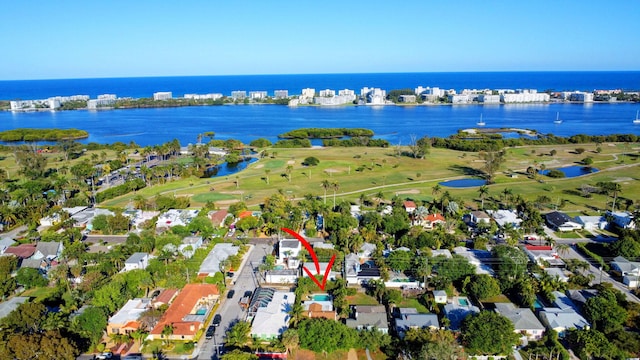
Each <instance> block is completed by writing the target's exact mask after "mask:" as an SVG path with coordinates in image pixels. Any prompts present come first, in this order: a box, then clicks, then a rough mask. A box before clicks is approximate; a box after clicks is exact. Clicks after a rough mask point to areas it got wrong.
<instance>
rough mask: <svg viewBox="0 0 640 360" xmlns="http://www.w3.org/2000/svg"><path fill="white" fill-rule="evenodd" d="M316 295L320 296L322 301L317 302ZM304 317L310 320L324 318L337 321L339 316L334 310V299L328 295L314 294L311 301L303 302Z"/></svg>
mask: <svg viewBox="0 0 640 360" xmlns="http://www.w3.org/2000/svg"><path fill="white" fill-rule="evenodd" d="M316 295H320V298H322V300H316ZM302 307H303V309H304V315H305V316H307V317H309V318H324V319H331V320H337V319H338V315H337V314H336V311H335V310H334V309H333V297H332V296H331V295H327V294H314V295H312V299H311V300H306V301H303V302H302Z"/></svg>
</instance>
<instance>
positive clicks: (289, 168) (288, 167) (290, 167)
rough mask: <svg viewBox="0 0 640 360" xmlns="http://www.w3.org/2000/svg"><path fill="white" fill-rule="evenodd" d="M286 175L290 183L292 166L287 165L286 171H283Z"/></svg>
mask: <svg viewBox="0 0 640 360" xmlns="http://www.w3.org/2000/svg"><path fill="white" fill-rule="evenodd" d="M285 171H286V173H287V179H288V180H289V182H291V172H292V171H293V165H287V169H286V170H285Z"/></svg>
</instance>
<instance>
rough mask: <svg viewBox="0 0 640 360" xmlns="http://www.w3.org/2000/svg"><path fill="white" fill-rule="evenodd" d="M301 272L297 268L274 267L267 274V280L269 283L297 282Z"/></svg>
mask: <svg viewBox="0 0 640 360" xmlns="http://www.w3.org/2000/svg"><path fill="white" fill-rule="evenodd" d="M298 275H300V274H299V272H298V270H296V269H274V270H269V271H267V272H266V274H265V282H266V283H268V284H295V283H296V281H297V280H298Z"/></svg>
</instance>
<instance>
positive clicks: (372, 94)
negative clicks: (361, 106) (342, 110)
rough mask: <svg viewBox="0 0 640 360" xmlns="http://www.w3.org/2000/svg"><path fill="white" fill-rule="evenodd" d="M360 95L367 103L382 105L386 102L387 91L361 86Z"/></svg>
mask: <svg viewBox="0 0 640 360" xmlns="http://www.w3.org/2000/svg"><path fill="white" fill-rule="evenodd" d="M360 96H361V97H362V98H364V99H365V100H366V102H367V104H370V105H383V104H385V102H386V97H387V92H386V91H385V90H382V89H380V88H369V87H363V88H362V89H361V90H360Z"/></svg>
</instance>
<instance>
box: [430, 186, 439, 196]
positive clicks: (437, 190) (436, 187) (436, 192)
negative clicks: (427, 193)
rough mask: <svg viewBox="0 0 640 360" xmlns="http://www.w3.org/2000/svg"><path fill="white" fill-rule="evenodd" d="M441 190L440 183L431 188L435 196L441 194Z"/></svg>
mask: <svg viewBox="0 0 640 360" xmlns="http://www.w3.org/2000/svg"><path fill="white" fill-rule="evenodd" d="M441 192H442V187H441V186H440V184H435V186H434V187H432V188H431V195H433V196H434V197H435V196H437V195H438V194H440V193H441Z"/></svg>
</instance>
